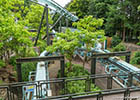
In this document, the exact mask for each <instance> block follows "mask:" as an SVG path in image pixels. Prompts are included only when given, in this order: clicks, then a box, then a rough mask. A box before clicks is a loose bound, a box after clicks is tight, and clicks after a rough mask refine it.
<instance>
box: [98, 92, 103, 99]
mask: <svg viewBox="0 0 140 100" xmlns="http://www.w3.org/2000/svg"><path fill="white" fill-rule="evenodd" d="M97 100H103V95H102V93H101V92H100V93H99V94H98V95H97Z"/></svg>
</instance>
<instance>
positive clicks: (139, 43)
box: [137, 36, 140, 46]
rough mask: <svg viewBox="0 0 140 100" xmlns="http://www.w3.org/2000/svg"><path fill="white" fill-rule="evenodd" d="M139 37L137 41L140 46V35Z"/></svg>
mask: <svg viewBox="0 0 140 100" xmlns="http://www.w3.org/2000/svg"><path fill="white" fill-rule="evenodd" d="M138 39H139V42H138V43H137V45H139V46H140V36H139V37H138Z"/></svg>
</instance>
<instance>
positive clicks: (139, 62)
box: [131, 51, 140, 64]
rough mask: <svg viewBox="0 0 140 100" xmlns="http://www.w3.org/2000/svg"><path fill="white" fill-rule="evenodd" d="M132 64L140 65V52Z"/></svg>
mask: <svg viewBox="0 0 140 100" xmlns="http://www.w3.org/2000/svg"><path fill="white" fill-rule="evenodd" d="M131 63H132V64H140V51H138V52H136V53H135V55H134V57H133V58H132V60H131Z"/></svg>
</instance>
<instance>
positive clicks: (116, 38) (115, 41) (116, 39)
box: [111, 35, 121, 47]
mask: <svg viewBox="0 0 140 100" xmlns="http://www.w3.org/2000/svg"><path fill="white" fill-rule="evenodd" d="M120 42H121V39H120V37H119V36H116V35H115V36H113V37H112V41H111V47H116V46H117V45H118V44H119V43H120Z"/></svg>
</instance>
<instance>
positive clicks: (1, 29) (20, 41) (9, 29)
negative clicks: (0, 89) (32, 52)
mask: <svg viewBox="0 0 140 100" xmlns="http://www.w3.org/2000/svg"><path fill="white" fill-rule="evenodd" d="M13 2H14V0H11V1H5V0H1V1H0V5H1V6H2V7H1V8H0V56H1V58H4V59H5V60H6V61H8V60H9V58H10V55H11V53H15V54H16V55H18V56H25V55H26V53H27V52H26V51H27V49H28V50H29V48H30V47H31V46H32V41H31V39H30V38H29V37H32V34H31V33H29V32H28V31H27V29H26V28H25V26H24V25H25V24H26V23H27V22H26V21H24V20H19V21H18V22H17V23H16V22H15V18H16V15H17V14H15V13H14V12H13V11H12V8H13Z"/></svg>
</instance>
